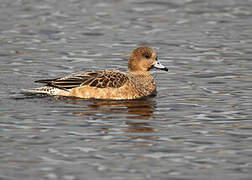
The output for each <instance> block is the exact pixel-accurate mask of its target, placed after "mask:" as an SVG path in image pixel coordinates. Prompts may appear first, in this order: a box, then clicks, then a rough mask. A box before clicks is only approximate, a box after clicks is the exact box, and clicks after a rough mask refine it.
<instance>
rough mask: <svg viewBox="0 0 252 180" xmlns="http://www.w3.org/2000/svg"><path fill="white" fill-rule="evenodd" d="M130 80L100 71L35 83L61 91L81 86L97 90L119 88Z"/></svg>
mask: <svg viewBox="0 0 252 180" xmlns="http://www.w3.org/2000/svg"><path fill="white" fill-rule="evenodd" d="M127 80H128V76H126V75H125V74H124V73H122V72H119V71H115V70H111V71H109V70H100V71H93V72H86V73H77V74H73V75H70V76H67V77H64V78H58V79H45V80H38V81H35V82H37V83H46V85H47V86H52V87H57V88H60V89H66V90H68V89H72V88H76V87H80V86H91V87H96V88H108V87H111V88H119V87H121V86H123V85H124V84H125V83H126V82H127Z"/></svg>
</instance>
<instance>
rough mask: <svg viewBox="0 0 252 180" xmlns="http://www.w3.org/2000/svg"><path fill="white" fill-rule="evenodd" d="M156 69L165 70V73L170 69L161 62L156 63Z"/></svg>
mask: <svg viewBox="0 0 252 180" xmlns="http://www.w3.org/2000/svg"><path fill="white" fill-rule="evenodd" d="M154 67H155V68H157V69H161V70H164V71H168V68H167V67H165V66H163V65H162V64H161V63H160V62H158V61H156V63H155V64H154Z"/></svg>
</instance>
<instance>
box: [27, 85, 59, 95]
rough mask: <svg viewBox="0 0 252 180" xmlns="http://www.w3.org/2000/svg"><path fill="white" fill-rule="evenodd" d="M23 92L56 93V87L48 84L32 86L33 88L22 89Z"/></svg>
mask: <svg viewBox="0 0 252 180" xmlns="http://www.w3.org/2000/svg"><path fill="white" fill-rule="evenodd" d="M22 91H23V92H24V93H29V94H49V95H57V92H56V91H57V88H54V87H49V86H43V87H39V88H33V89H23V90H22Z"/></svg>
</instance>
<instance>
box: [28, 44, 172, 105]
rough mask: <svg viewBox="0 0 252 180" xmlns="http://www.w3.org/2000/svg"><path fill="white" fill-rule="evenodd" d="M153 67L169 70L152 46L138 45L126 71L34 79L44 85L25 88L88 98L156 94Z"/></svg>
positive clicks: (126, 97) (93, 72) (121, 98)
mask: <svg viewBox="0 0 252 180" xmlns="http://www.w3.org/2000/svg"><path fill="white" fill-rule="evenodd" d="M152 68H157V69H161V70H164V71H168V69H167V68H166V67H165V66H163V65H162V64H161V63H160V62H159V61H158V56H157V53H156V52H155V51H154V50H153V49H152V48H151V47H149V46H141V47H138V48H136V49H135V50H134V51H133V52H132V53H131V54H130V57H129V60H128V72H120V71H118V70H96V71H91V72H80V73H75V74H71V75H69V76H66V77H62V78H56V79H43V80H37V81H35V82H36V83H44V84H45V86H43V87H39V88H34V89H28V90H25V91H26V92H30V93H43V94H49V95H55V96H69V97H78V98H87V99H90V98H92V99H111V100H123V99H138V98H142V97H146V96H150V95H154V94H155V93H156V83H155V80H154V79H153V77H152V76H151V74H150V72H149V70H150V69H152Z"/></svg>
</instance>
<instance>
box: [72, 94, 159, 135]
mask: <svg viewBox="0 0 252 180" xmlns="http://www.w3.org/2000/svg"><path fill="white" fill-rule="evenodd" d="M68 102H69V99H68ZM81 102H82V103H83V99H82V101H79V100H78V99H77V101H76V99H74V100H70V102H69V103H74V104H76V103H81ZM82 103H81V104H82ZM154 109H155V101H154V100H153V99H152V98H146V99H138V100H124V101H111V100H88V101H85V105H84V107H83V111H78V112H73V115H75V116H89V117H91V119H92V120H101V119H102V120H111V119H118V120H122V122H123V123H125V124H126V125H127V129H123V130H122V131H123V132H128V133H150V132H153V131H154V129H153V128H152V127H151V125H150V124H149V123H148V122H147V121H146V120H148V119H150V118H152V115H153V112H154ZM138 120H139V121H138ZM142 138H143V137H142ZM146 138H148V137H147V136H146Z"/></svg>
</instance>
